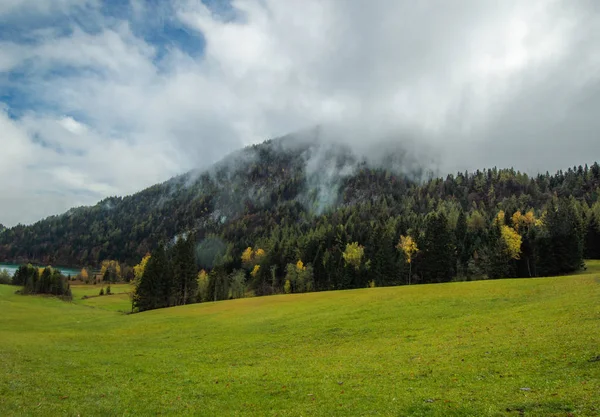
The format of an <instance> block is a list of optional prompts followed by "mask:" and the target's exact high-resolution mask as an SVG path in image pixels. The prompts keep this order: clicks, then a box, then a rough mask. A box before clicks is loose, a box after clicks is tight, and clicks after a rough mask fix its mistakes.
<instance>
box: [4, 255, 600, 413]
mask: <svg viewBox="0 0 600 417" xmlns="http://www.w3.org/2000/svg"><path fill="white" fill-rule="evenodd" d="M588 266H589V267H588V270H587V271H585V272H583V273H581V274H578V275H573V276H564V277H555V278H538V279H511V280H496V281H477V282H462V283H448V284H434V285H418V286H411V287H406V286H405V287H393V288H370V289H364V290H349V291H337V292H323V293H308V294H298V295H280V296H271V297H261V298H247V299H238V300H232V301H222V302H216V303H205V304H196V305H190V306H184V307H177V308H171V309H164V310H154V311H149V312H145V313H140V314H134V315H125V314H122V313H120V312H119V310H121V311H128V309H129V308H130V304H129V299H128V296H127V295H126V294H125V292H126V291H127V288H126V287H123V288H121V287H120V286H116V285H115V286H112V287H111V288H112V289H113V291H115V292H121V293H122V294H116V295H111V296H104V297H93V298H88V299H85V300H83V299H81V297H82V296H83V295H96V294H97V293H98V291H99V290H100V287H91V286H87V287H74V288H73V294H74V300H73V302H72V303H68V302H62V301H59V300H57V299H54V298H49V297H41V296H19V295H15V294H14V291H15V288H14V287H9V286H2V285H0V312H1V313H0V369H2V372H0V415H2V416H13V415H15V416H19V415H48V416H56V415H72V416H76V415H81V416H89V415H106V416H117V415H119V416H143V415H207V416H217V415H257V416H264V415H271V416H286V415H289V416H300V415H302V416H310V415H315V416H316V415H319V416H321V415H327V416H330V415H333V416H335V415H340V416H342V415H344V416H345V415H353V416H358V415H385V416H387V415H390V416H406V415H414V416H429V415H434V416H435V415H439V416H504V415H509V416H510V415H514V416H520V415H527V416H593V415H600V357H599V355H600V263H598V262H590V263H588ZM90 287H91V288H92V289H93V291H92V289H90ZM86 291H89V292H90V293H89V294H86ZM123 306H124V307H123ZM91 307H93V308H91Z"/></svg>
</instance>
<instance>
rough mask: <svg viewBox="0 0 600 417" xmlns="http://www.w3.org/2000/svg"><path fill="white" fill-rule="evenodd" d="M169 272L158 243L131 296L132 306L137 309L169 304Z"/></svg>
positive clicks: (165, 257)
mask: <svg viewBox="0 0 600 417" xmlns="http://www.w3.org/2000/svg"><path fill="white" fill-rule="evenodd" d="M170 281H171V280H170V273H169V271H168V262H167V256H166V253H165V249H164V246H162V245H160V246H159V247H158V248H157V249H156V250H155V251H154V253H152V256H151V257H150V259H149V260H148V263H147V265H146V268H145V270H144V273H143V275H142V276H141V278H140V280H139V282H138V284H137V288H136V289H135V293H134V296H133V307H134V308H137V309H138V310H139V311H146V310H153V309H156V308H161V307H168V306H169V299H170V295H171V282H170Z"/></svg>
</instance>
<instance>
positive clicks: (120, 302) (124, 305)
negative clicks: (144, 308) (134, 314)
mask: <svg viewBox="0 0 600 417" xmlns="http://www.w3.org/2000/svg"><path fill="white" fill-rule="evenodd" d="M101 288H103V289H104V291H106V288H107V285H71V292H72V293H73V302H74V303H76V304H81V305H84V306H89V307H96V308H101V309H104V310H110V311H116V312H120V313H128V312H130V311H131V298H130V297H129V293H130V292H131V291H133V286H132V285H130V284H112V285H111V286H110V290H111V295H103V296H99V295H98V294H99V293H100V289H101ZM84 297H85V298H84Z"/></svg>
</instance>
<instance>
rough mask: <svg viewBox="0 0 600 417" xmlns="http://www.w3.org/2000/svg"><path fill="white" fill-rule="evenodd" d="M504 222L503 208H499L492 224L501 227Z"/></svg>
mask: <svg viewBox="0 0 600 417" xmlns="http://www.w3.org/2000/svg"><path fill="white" fill-rule="evenodd" d="M505 224H506V219H505V214H504V210H500V211H499V212H498V214H496V218H495V219H494V226H497V227H501V226H504V225H505Z"/></svg>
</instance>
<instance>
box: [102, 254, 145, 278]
mask: <svg viewBox="0 0 600 417" xmlns="http://www.w3.org/2000/svg"><path fill="white" fill-rule="evenodd" d="M149 260H150V254H149V253H147V254H146V256H144V257H143V258H142V260H141V261H140V263H139V264H137V265H136V266H134V267H133V275H134V277H135V278H134V279H135V280H136V281H139V280H140V279H141V278H142V275H144V271H145V270H146V265H147V264H148V261H149ZM103 265H104V263H103ZM102 275H104V272H102Z"/></svg>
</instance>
